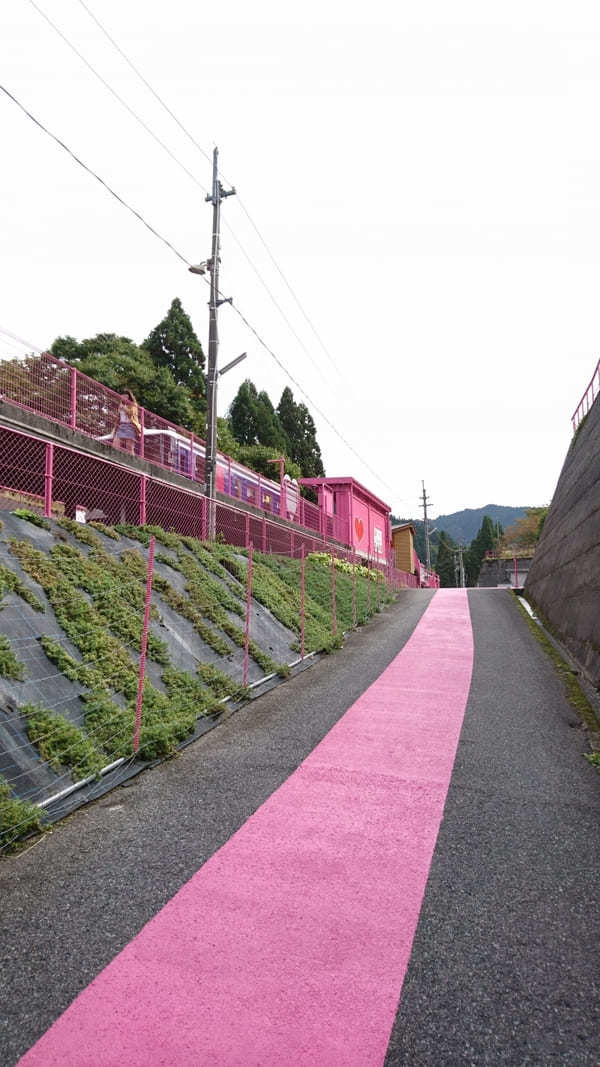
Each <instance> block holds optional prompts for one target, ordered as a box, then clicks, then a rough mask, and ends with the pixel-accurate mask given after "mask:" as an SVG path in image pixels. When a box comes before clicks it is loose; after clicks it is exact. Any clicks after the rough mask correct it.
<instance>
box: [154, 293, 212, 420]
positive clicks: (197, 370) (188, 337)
mask: <svg viewBox="0 0 600 1067" xmlns="http://www.w3.org/2000/svg"><path fill="white" fill-rule="evenodd" d="M142 347H143V348H145V349H146V350H147V351H148V352H149V353H150V355H151V356H152V359H153V360H154V362H155V364H156V366H157V367H166V368H167V370H169V371H170V372H171V374H172V376H173V378H174V380H175V381H176V383H177V385H183V386H185V388H186V389H188V390H189V393H190V402H191V404H192V406H193V407H194V409H195V410H196V411H197V412H198V414H199V415H204V414H205V412H206V381H205V378H204V374H203V368H204V352H203V351H202V345H201V344H200V341H199V340H198V338H197V337H196V334H195V332H194V327H193V326H192V322H191V319H190V317H189V315H187V314H186V312H185V311H184V310H183V306H182V303H181V300H179V298H178V297H175V299H174V300H173V301H172V303H171V307H170V308H169V310H168V312H167V314H166V315H165V317H164V319H163V320H162V322H159V324H158V326H155V327H154V329H153V330H152V332H151V333H150V334H149V336H148V337H147V338H146V340H145V341H144V344H143V346H142Z"/></svg>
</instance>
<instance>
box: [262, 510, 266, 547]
mask: <svg viewBox="0 0 600 1067" xmlns="http://www.w3.org/2000/svg"><path fill="white" fill-rule="evenodd" d="M262 550H263V555H266V553H267V520H266V519H265V517H264V515H263V520H262Z"/></svg>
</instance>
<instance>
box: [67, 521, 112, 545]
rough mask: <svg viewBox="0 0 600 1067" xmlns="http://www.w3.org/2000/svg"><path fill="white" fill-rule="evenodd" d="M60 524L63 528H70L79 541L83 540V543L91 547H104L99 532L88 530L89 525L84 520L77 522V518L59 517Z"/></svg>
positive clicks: (69, 530) (70, 531)
mask: <svg viewBox="0 0 600 1067" xmlns="http://www.w3.org/2000/svg"><path fill="white" fill-rule="evenodd" d="M58 525H59V526H61V527H62V529H63V530H68V532H69V533H70V534H72V535H73V537H75V538H76V539H77V540H78V541H81V543H82V544H83V545H88V546H89V548H98V549H100V550H101V549H102V542H101V540H100V538H99V537H98V535H97V534H95V533H94V531H93V530H88V528H87V525H86V524H85V523H82V522H75V519H59V520H58Z"/></svg>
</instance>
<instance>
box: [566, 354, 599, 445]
mask: <svg viewBox="0 0 600 1067" xmlns="http://www.w3.org/2000/svg"><path fill="white" fill-rule="evenodd" d="M598 395H600V359H599V360H598V362H597V364H596V369H595V370H594V373H593V374H592V377H591V380H590V383H589V385H588V387H587V389H586V390H585V392H584V394H583V396H582V398H581V400H580V401H579V403H578V405H577V407H576V408H575V411H574V412H573V414H572V415H571V425H572V426H573V433H575V430H576V429H577V427H578V426H579V424H580V423H581V421H582V420H583V419H584V418H585V416H586V415H587V413H588V411H589V410H590V408H591V406H592V404H593V403H594V401H595V400H596V398H597V397H598Z"/></svg>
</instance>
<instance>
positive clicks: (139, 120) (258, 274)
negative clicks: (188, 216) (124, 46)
mask: <svg viewBox="0 0 600 1067" xmlns="http://www.w3.org/2000/svg"><path fill="white" fill-rule="evenodd" d="M29 3H30V4H31V6H32V7H33V8H34V9H35V10H36V11H37V12H38V14H39V15H41V17H42V18H43V19H44V20H45V21H46V22H47V23H48V25H49V26H50V27H51V28H52V29H53V30H54V31H55V33H56V34H58V36H59V37H60V38H61V40H62V41H64V43H65V44H66V45H67V47H68V48H70V49H71V51H72V52H73V53H74V54H75V55H76V56H77V57H78V59H80V60H81V62H82V63H83V64H84V65H85V66H86V67H87V69H88V70H89V71H90V72H91V73H92V74H93V75H94V77H95V78H97V79H98V81H99V82H101V84H102V85H103V86H104V87H105V89H106V90H107V91H108V92H109V93H110V94H111V95H112V96H113V97H114V98H115V99H116V100H117V101H118V102H119V103H120V104H121V106H122V107H124V108H125V110H126V111H127V112H128V114H129V115H131V117H132V118H133V119H134V120H135V121H136V122H137V123H138V124H139V125H140V126H141V127H142V129H144V130H145V131H146V133H148V134H149V135H150V137H152V139H153V141H155V142H156V143H157V144H158V145H160V147H161V148H162V149H163V151H164V152H166V153H167V155H168V156H169V157H170V158H171V159H172V160H173V162H174V163H175V164H176V165H177V166H178V167H179V168H180V169H181V170H182V171H183V172H184V173H185V174H186V175H187V176H188V178H191V180H192V181H193V182H194V184H195V185H197V186H198V188H199V189H201V190H202V192H203V193H205V194H206V195H207V197H210V194H209V192H208V190H207V188H206V186H204V185H203V184H202V182H201V181H200V180H199V179H198V178H197V177H196V175H195V174H194V173H193V171H191V170H189V168H188V167H186V165H185V163H182V162H181V160H180V159H179V158H178V156H176V155H175V153H174V152H173V151H172V150H171V149H170V148H169V147H168V145H167V144H165V142H164V141H163V140H161V138H160V137H158V136H157V134H155V133H154V131H153V130H152V129H151V127H150V126H149V125H148V123H146V122H145V121H144V119H142V118H141V117H140V115H139V114H138V113H137V111H135V110H134V108H132V107H131V106H130V105H129V104H128V103H127V101H126V100H124V99H123V97H122V96H121V95H120V94H119V93H118V92H117V91H116V89H113V87H112V85H111V84H110V83H109V82H108V81H107V80H106V78H104V77H103V76H102V75H101V74H100V73H99V72H98V71H97V70H96V68H95V67H94V66H93V65H92V64H91V63H90V62H89V60H87V59H86V57H85V56H84V55H83V53H82V52H80V51H79V49H78V48H77V47H76V45H74V44H73V43H72V41H71V40H70V39H69V38H68V37H67V36H66V34H64V33H63V32H62V30H61V29H60V28H59V27H58V26H57V25H56V23H55V22H53V21H52V19H51V18H50V16H49V15H47V14H46V12H45V11H43V10H42V8H41V7H39V5H38V4H37V3H36V0H29ZM83 6H84V7H85V5H83ZM86 11H88V13H89V10H88V9H87V8H86ZM94 21H95V22H96V23H97V19H94ZM109 39H110V40H111V43H113V42H112V39H111V38H109ZM119 51H120V50H119ZM130 65H131V64H130ZM133 69H134V70H135V68H133ZM137 73H138V72H137V71H136V74H137ZM145 84H147V83H146V82H145ZM154 95H156V94H154ZM161 103H162V101H161ZM169 114H171V112H169ZM194 144H195V145H196V147H199V146H198V144H197V142H196V141H194ZM203 155H205V156H206V157H207V158H209V157H208V156H207V154H206V153H205V152H203ZM222 221H223V224H224V226H225V227H226V229H227V230H228V231H229V232H230V233H231V236H232V237H233V240H234V242H235V244H236V245H237V246H238V248H239V249H240V251H241V253H242V255H243V256H244V258H245V259H246V261H247V263H248V264H249V266H250V267H251V269H252V270H253V271H254V273H255V274H256V277H257V278H258V280H259V282H260V283H261V285H262V287H263V288H264V290H265V292H266V293H267V294H268V296H269V297H270V299H271V300H272V302H273V304H274V305H275V307H276V308H277V310H278V312H279V314H280V315H281V317H282V318H283V320H284V322H285V323H286V325H287V327H288V329H289V330H290V332H291V333H292V334H293V336H294V337H295V339H296V341H297V342H298V344H299V345H300V347H301V348H302V350H303V352H304V353H305V355H306V356H307V357H308V359H309V360H310V362H311V363H312V365H313V367H315V369H316V371H317V373H318V374H320V376H321V377H322V378H323V381H325V382H327V379H326V378H325V376H324V374H323V371H322V370H321V368H320V366H319V364H318V363H317V361H316V360H315V359H313V356H312V354H311V352H310V350H309V349H308V348H307V347H306V345H305V343H304V341H303V340H302V338H301V337H300V335H299V334H298V333H297V331H296V330H295V328H294V326H293V325H292V323H291V322H290V320H289V318H288V316H287V315H286V313H285V311H284V310H283V308H282V307H281V306H280V304H279V303H278V301H277V299H276V297H275V295H274V293H273V292H272V290H271V289H270V287H269V285H268V284H267V282H266V281H265V279H264V277H263V275H262V274H261V272H260V271H259V269H258V267H257V266H256V264H255V263H254V262H253V260H252V258H251V257H250V255H249V254H248V252H247V251H246V249H245V248H244V246H243V244H242V242H241V241H240V239H239V238H238V236H237V234H236V233H235V231H234V229H233V227H232V226H231V224H230V223H229V222H228V221H227V219H223V220H222Z"/></svg>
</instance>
